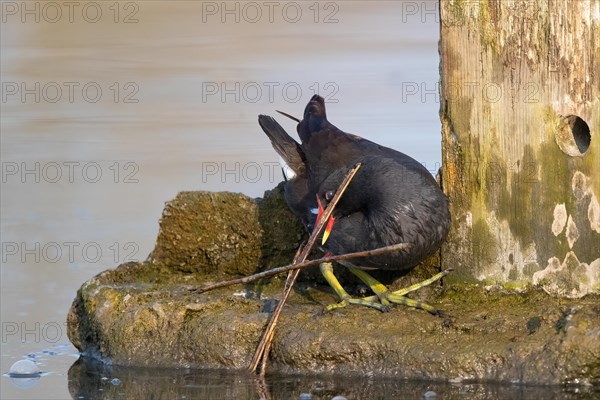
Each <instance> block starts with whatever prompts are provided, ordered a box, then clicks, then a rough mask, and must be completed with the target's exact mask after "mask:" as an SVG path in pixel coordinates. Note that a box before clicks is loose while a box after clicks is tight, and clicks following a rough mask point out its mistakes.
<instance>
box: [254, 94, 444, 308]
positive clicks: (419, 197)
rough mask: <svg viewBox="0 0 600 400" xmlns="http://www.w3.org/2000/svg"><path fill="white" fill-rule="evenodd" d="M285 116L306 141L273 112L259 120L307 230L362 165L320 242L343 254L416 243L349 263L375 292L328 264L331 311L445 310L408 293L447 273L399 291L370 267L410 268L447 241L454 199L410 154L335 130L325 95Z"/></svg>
mask: <svg viewBox="0 0 600 400" xmlns="http://www.w3.org/2000/svg"><path fill="white" fill-rule="evenodd" d="M282 114H283V113H282ZM284 115H286V116H288V117H290V118H292V119H294V120H296V121H298V126H297V131H298V136H299V137H300V140H301V143H298V142H296V141H295V140H294V139H293V138H292V137H291V136H290V135H288V134H287V132H286V131H285V130H284V129H283V128H282V127H281V125H279V124H278V123H277V121H275V120H274V119H273V118H271V117H269V116H265V115H260V116H259V118H258V121H259V124H260V126H261V128H262V129H263V131H264V132H265V133H266V134H267V136H268V137H269V139H270V140H271V143H272V145H273V148H274V149H275V151H276V152H277V153H278V154H279V155H280V156H281V158H282V159H283V160H284V161H285V163H286V164H287V168H286V169H285V170H284V175H285V176H286V184H285V199H286V202H287V204H288V206H289V207H290V209H291V210H292V212H293V213H294V214H295V215H296V216H298V218H300V220H301V221H302V223H303V224H304V225H305V226H306V227H307V229H309V230H310V229H311V228H312V226H313V225H314V224H315V222H316V220H317V218H319V217H320V214H321V211H322V209H323V208H324V207H325V206H326V205H327V203H328V202H329V201H330V200H331V199H332V197H333V195H334V193H335V192H336V190H337V189H338V187H339V185H340V183H341V182H342V180H343V178H344V176H345V175H346V173H347V171H348V170H349V169H350V168H352V167H353V166H354V165H356V164H357V163H361V168H360V169H359V170H358V172H357V173H356V175H355V176H354V178H353V180H352V181H351V183H350V185H349V186H348V188H347V189H346V191H345V192H344V194H343V196H342V197H341V199H340V201H339V203H338V204H337V206H336V208H335V210H334V211H333V214H332V216H331V217H330V220H329V221H328V223H327V226H326V229H325V232H324V233H323V236H322V245H321V248H322V249H323V250H325V251H326V252H328V253H331V254H344V253H351V252H357V251H364V250H371V249H375V248H378V247H383V246H388V245H392V244H397V243H410V244H411V247H410V248H408V249H406V250H402V251H396V252H392V253H387V254H382V255H378V256H371V257H365V258H361V259H355V260H350V261H347V262H343V265H345V266H346V267H348V269H349V270H350V271H351V272H352V273H354V274H355V275H356V276H358V278H359V279H361V280H362V281H363V282H364V283H365V284H367V285H368V286H369V287H370V288H371V289H372V290H373V291H374V292H375V294H376V297H375V296H372V297H368V298H364V299H356V298H352V297H351V296H350V295H349V294H348V293H347V292H346V291H345V290H344V289H343V287H342V286H341V285H340V283H339V282H338V280H337V278H336V277H335V276H334V275H333V270H332V267H331V264H322V265H321V271H322V273H323V275H324V276H325V278H326V279H327V281H328V282H329V284H330V285H331V286H332V287H333V289H334V290H335V291H336V293H337V294H338V295H339V296H340V298H341V300H342V302H341V303H339V304H334V305H331V306H329V309H331V308H335V307H340V306H345V305H346V304H347V303H353V304H362V305H367V306H371V307H375V308H378V309H381V310H387V309H388V306H389V305H390V304H391V303H398V304H405V305H408V306H412V307H418V308H422V309H425V310H427V311H429V312H431V313H438V310H436V309H434V308H433V307H431V306H429V305H427V304H424V303H421V302H418V301H416V300H412V299H409V298H408V297H406V296H405V295H406V294H407V293H408V292H410V291H413V290H416V289H418V288H420V287H423V286H426V285H429V284H431V283H432V282H434V281H436V280H437V279H440V278H441V277H442V276H444V275H445V274H446V273H447V271H445V272H442V273H440V274H437V275H435V276H434V277H432V278H431V279H428V280H427V281H424V282H422V283H420V284H417V285H413V286H412V287H410V288H408V289H402V290H399V291H396V292H391V291H389V290H388V289H387V288H386V287H385V286H384V285H383V284H382V283H380V282H378V281H377V280H375V278H373V277H371V276H370V275H369V274H367V273H366V272H365V270H369V269H382V270H395V271H407V270H410V269H412V268H414V267H415V266H416V265H417V264H418V263H419V262H421V261H422V260H424V259H425V258H427V257H428V256H430V255H431V254H432V253H433V252H435V251H436V250H437V249H438V248H439V247H440V246H441V244H442V242H443V240H444V239H445V237H446V235H447V234H448V230H449V228H450V213H449V211H448V199H447V197H446V196H445V195H444V193H443V192H442V191H441V189H440V187H439V185H438V184H437V182H436V181H435V179H434V178H433V176H432V175H431V174H430V173H429V171H427V169H425V167H423V165H421V164H420V163H419V162H417V161H416V160H414V159H413V158H411V157H409V156H408V155H406V154H403V153H401V152H399V151H396V150H393V149H390V148H388V147H384V146H381V145H379V144H377V143H374V142H372V141H369V140H367V139H364V138H361V137H359V136H356V135H352V134H349V133H346V132H343V131H341V130H340V129H338V128H336V127H335V126H334V125H333V124H331V123H330V122H329V121H328V120H327V114H326V110H325V102H324V99H323V98H322V97H320V96H313V98H312V99H311V100H310V102H309V103H308V105H307V106H306V108H305V110H304V116H303V119H302V120H301V121H300V120H298V119H296V118H294V117H291V116H289V115H287V114H284Z"/></svg>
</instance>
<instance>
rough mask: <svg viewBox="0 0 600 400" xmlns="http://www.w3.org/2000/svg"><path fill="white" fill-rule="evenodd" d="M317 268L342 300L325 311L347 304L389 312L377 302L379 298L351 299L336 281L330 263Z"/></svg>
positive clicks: (387, 308) (386, 307)
mask: <svg viewBox="0 0 600 400" xmlns="http://www.w3.org/2000/svg"><path fill="white" fill-rule="evenodd" d="M319 267H320V269H321V273H322V274H323V277H324V278H325V279H326V280H327V283H329V286H331V287H332V288H333V290H335V292H336V293H337V295H338V296H339V297H340V299H341V300H342V301H341V302H339V303H336V304H330V305H329V306H327V311H330V310H333V309H335V308H341V307H346V306H347V305H348V304H358V305H362V306H367V307H372V308H376V309H378V310H380V311H388V310H389V307H388V306H386V305H384V304H382V303H380V302H379V298H378V297H377V296H372V297H373V299H369V300H365V299H356V298H353V297H351V296H350V295H349V294H348V292H346V290H345V289H344V288H343V287H342V285H341V284H340V281H338V279H337V278H336V276H335V275H334V273H333V265H332V264H331V263H322V264H320V266H319Z"/></svg>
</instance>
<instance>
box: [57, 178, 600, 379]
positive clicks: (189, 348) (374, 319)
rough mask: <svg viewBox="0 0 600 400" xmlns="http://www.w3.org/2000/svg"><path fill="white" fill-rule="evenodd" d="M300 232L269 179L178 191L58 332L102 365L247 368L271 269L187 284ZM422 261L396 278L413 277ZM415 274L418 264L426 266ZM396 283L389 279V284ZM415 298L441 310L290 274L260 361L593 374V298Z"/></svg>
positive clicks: (294, 366)
mask: <svg viewBox="0 0 600 400" xmlns="http://www.w3.org/2000/svg"><path fill="white" fill-rule="evenodd" d="M304 235H305V233H304V230H303V228H302V227H301V226H300V224H299V223H298V222H297V221H296V220H295V218H294V217H293V215H292V214H291V213H290V212H289V211H288V210H287V207H286V206H285V203H284V200H283V196H282V191H281V186H280V187H278V188H276V189H275V190H273V191H271V192H269V193H267V194H266V195H265V198H264V199H259V200H252V199H249V198H247V197H245V196H243V195H237V194H232V193H212V194H211V193H181V194H179V195H178V196H177V198H176V199H175V200H173V201H172V202H170V203H168V204H167V206H166V207H165V212H164V213H163V217H162V219H161V229H160V233H159V237H158V240H157V244H156V248H155V249H154V251H153V253H152V255H151V257H150V259H149V261H147V262H144V263H128V264H123V265H121V266H119V267H117V268H115V269H112V270H107V271H105V272H103V273H101V274H99V275H97V276H95V277H93V278H92V279H90V280H89V281H88V282H86V283H84V284H83V285H82V287H81V288H80V289H79V291H78V292H77V297H76V299H75V301H74V302H73V306H72V307H71V310H70V312H69V315H68V334H69V338H70V340H71V341H72V342H73V344H74V345H75V346H76V347H77V348H78V349H79V350H80V351H81V352H82V354H83V355H84V356H87V357H90V358H94V359H98V360H101V361H103V362H104V363H107V364H113V365H124V366H147V367H148V366H150V367H178V368H180V367H185V368H189V367H192V368H227V369H234V370H239V369H243V368H245V367H246V366H247V365H248V364H249V362H250V359H251V358H252V355H253V353H254V349H255V347H256V345H257V343H258V341H259V339H260V336H261V334H262V332H263V329H264V327H265V325H266V323H267V320H268V316H269V314H268V313H269V312H270V311H271V309H272V305H273V304H274V303H275V301H276V298H277V296H278V293H279V292H280V291H281V287H282V279H271V280H266V281H259V282H254V283H249V284H246V285H243V286H241V285H237V286H232V287H227V288H223V289H219V290H215V291H211V292H207V293H202V294H197V293H196V292H194V289H195V288H198V287H201V286H203V285H204V284H206V283H207V282H214V281H215V280H219V279H222V278H223V277H224V276H229V277H231V276H241V275H247V274H250V273H253V272H255V271H256V270H259V269H262V268H265V267H269V268H270V267H273V266H277V265H282V264H287V263H289V262H290V261H291V259H292V257H293V255H294V253H295V250H296V248H297V246H298V244H299V243H300V242H301V241H302V239H303V237H304ZM434 260H435V258H432V259H431V260H429V264H431V265H428V266H426V267H425V268H424V269H422V268H417V270H416V272H415V273H413V274H412V275H409V276H407V277H405V278H403V282H408V283H413V282H414V281H415V280H416V279H417V278H424V277H425V276H421V275H427V274H428V273H429V272H428V271H430V270H431V269H433V267H432V265H433V263H432V261H434ZM424 271H425V272H427V273H425V272H424ZM393 286H394V287H397V286H398V283H397V282H396V283H395V284H394V285H393ZM414 297H416V298H421V299H422V300H426V301H427V302H428V303H430V304H431V305H433V306H434V307H436V308H441V309H443V310H445V311H446V312H447V313H448V316H446V317H442V318H440V317H436V316H432V315H430V314H428V313H426V312H424V311H420V310H414V309H409V308H406V307H396V308H394V309H393V310H392V311H391V312H389V313H385V314H384V313H381V312H379V311H376V310H373V309H366V308H362V307H358V306H348V307H346V308H343V309H337V310H334V311H332V312H328V313H324V312H323V309H324V306H325V305H327V304H330V303H332V302H335V301H337V299H336V297H335V296H334V295H333V294H332V291H331V290H330V289H329V288H328V287H327V286H323V285H320V284H319V282H318V281H314V280H310V279H309V280H300V281H299V282H298V283H297V285H296V287H295V292H294V293H292V295H291V297H290V299H289V300H288V303H287V304H286V308H285V310H284V312H283V314H282V316H281V320H280V322H279V325H278V328H277V330H276V333H275V338H274V342H273V346H272V351H271V362H270V364H269V366H270V368H271V369H272V370H279V371H285V372H303V373H305V372H334V373H343V374H361V375H364V374H367V375H369V376H376V375H379V376H390V377H402V378H414V379H435V380H453V381H459V380H462V381H480V380H493V381H502V382H519V383H530V384H560V383H567V382H579V383H585V382H589V383H594V382H595V383H600V298H599V297H598V296H595V295H589V296H587V297H585V298H583V299H556V298H552V297H550V296H548V295H546V294H545V293H544V292H543V291H542V290H538V289H535V288H529V289H528V290H527V291H525V292H522V293H517V292H507V291H504V290H503V289H497V288H490V289H484V288H482V287H481V286H459V285H452V286H440V285H433V286H432V287H430V288H428V289H427V290H425V291H420V292H417V293H415V294H414Z"/></svg>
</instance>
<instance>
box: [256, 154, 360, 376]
mask: <svg viewBox="0 0 600 400" xmlns="http://www.w3.org/2000/svg"><path fill="white" fill-rule="evenodd" d="M360 165H361V164H360V163H359V164H356V166H354V168H352V169H351V170H350V171H348V173H347V174H346V176H345V177H344V180H343V181H342V183H341V184H340V187H339V188H338V190H337V192H336V193H335V196H333V199H331V202H330V203H329V205H328V206H327V208H326V209H325V211H323V214H322V215H321V218H320V219H319V221H318V223H317V226H315V228H314V229H313V231H312V233H311V235H310V237H309V238H308V243H307V244H306V246H304V248H303V249H302V252H301V253H300V254H299V255H298V259H297V260H294V262H295V263H296V262H303V261H305V260H306V258H307V257H308V255H309V254H310V252H311V251H312V248H313V246H314V245H315V242H316V241H317V238H318V237H319V234H320V233H321V231H322V230H323V228H324V227H325V224H326V223H327V221H328V220H329V217H330V216H331V213H333V209H334V208H335V206H336V204H337V202H338V201H339V200H340V197H342V194H343V193H344V191H345V190H346V188H347V187H348V185H349V184H350V181H352V178H353V177H354V175H355V174H356V172H357V171H358V169H359V168H360ZM299 273H300V270H299V269H295V270H292V271H290V272H289V274H288V278H287V280H286V285H285V288H284V290H283V293H282V296H281V301H280V302H279V304H277V307H276V308H275V311H274V312H273V315H272V316H271V319H270V320H269V323H268V325H267V328H266V329H265V332H264V333H263V336H262V338H261V340H260V343H259V344H258V347H257V348H256V352H255V353H254V357H253V358H252V362H251V364H250V370H251V371H253V372H255V371H256V368H257V367H258V364H259V363H260V361H261V359H262V364H261V370H260V375H264V374H265V370H266V364H267V358H268V357H269V350H270V348H271V341H272V339H273V332H274V331H275V325H276V324H277V320H278V319H279V314H281V310H282V309H283V306H284V304H285V301H286V300H287V298H288V297H289V295H290V293H291V291H292V287H293V286H294V282H296V278H298V274H299Z"/></svg>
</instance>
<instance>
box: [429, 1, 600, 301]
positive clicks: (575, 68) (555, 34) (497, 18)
mask: <svg viewBox="0 0 600 400" xmlns="http://www.w3.org/2000/svg"><path fill="white" fill-rule="evenodd" d="M440 10H441V11H440V12H441V44H440V53H441V76H442V84H441V97H442V100H441V110H440V114H441V120H442V138H443V139H442V140H443V185H444V190H445V191H446V193H447V194H448V195H449V196H450V199H451V213H452V216H453V221H454V222H453V227H452V231H451V233H450V235H449V240H448V243H447V245H446V246H445V247H444V249H443V253H442V255H443V263H444V266H445V267H453V268H455V269H457V271H458V273H457V274H455V275H454V278H451V277H450V279H454V280H455V281H456V280H460V281H472V280H479V281H485V282H488V283H501V284H505V285H507V286H522V285H525V284H527V283H529V282H532V283H535V284H541V285H542V286H543V287H544V289H545V290H546V291H548V292H550V293H553V294H557V295H562V296H571V297H579V296H582V295H584V294H586V293H590V292H593V291H600V205H599V200H600V1H599V0H589V1H588V0H581V1H579V0H577V1H569V0H564V1H554V0H550V1H548V0H526V1H511V0H508V1H504V0H503V1H500V0H498V1H495V0H480V1H473V0H467V1H464V0H442V1H441V4H440Z"/></svg>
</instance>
